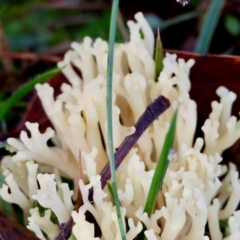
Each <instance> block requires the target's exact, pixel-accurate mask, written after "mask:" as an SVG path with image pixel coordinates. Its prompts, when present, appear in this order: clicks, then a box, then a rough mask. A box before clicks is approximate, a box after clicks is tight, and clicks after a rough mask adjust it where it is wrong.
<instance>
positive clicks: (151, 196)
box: [144, 108, 178, 216]
mask: <svg viewBox="0 0 240 240" xmlns="http://www.w3.org/2000/svg"><path fill="white" fill-rule="evenodd" d="M177 114H178V108H177V110H176V111H175V113H174V115H173V118H172V121H171V124H170V127H169V130H168V133H167V135H166V137H165V140H164V145H163V149H162V152H161V154H160V157H159V160H158V163H157V166H156V169H155V173H154V175H153V179H152V182H151V186H150V189H149V193H148V196H147V201H146V204H145V208H144V212H146V213H147V214H148V216H151V214H152V211H153V209H154V206H155V203H156V199H157V196H158V193H159V191H160V189H161V187H162V183H163V180H164V177H165V174H166V171H167V167H168V163H169V160H168V155H169V152H170V150H171V149H172V146H173V141H174V136H175V129H176V123H177Z"/></svg>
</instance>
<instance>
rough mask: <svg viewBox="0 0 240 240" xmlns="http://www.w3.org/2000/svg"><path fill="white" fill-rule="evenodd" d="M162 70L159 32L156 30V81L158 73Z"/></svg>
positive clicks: (161, 49) (161, 48)
mask: <svg viewBox="0 0 240 240" xmlns="http://www.w3.org/2000/svg"><path fill="white" fill-rule="evenodd" d="M162 70H163V47H162V41H161V38H160V32H159V29H158V35H157V42H156V52H155V71H156V79H157V78H158V76H159V74H160V72H161V71H162Z"/></svg>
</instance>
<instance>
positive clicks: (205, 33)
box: [195, 0, 226, 54]
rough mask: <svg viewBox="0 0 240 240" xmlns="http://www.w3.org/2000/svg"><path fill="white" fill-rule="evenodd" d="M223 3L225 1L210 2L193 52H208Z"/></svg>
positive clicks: (214, 0)
mask: <svg viewBox="0 0 240 240" xmlns="http://www.w3.org/2000/svg"><path fill="white" fill-rule="evenodd" d="M225 1H226V0H211V4H210V6H209V8H208V11H207V12H206V14H205V16H204V20H203V23H202V25H201V29H200V34H199V37H198V39H197V42H196V46H195V52H197V53H200V54H206V53H207V52H208V50H209V47H210V43H211V40H212V37H213V34H214V31H215V29H216V27H217V24H218V22H219V18H220V15H221V12H222V9H223V6H224V4H225Z"/></svg>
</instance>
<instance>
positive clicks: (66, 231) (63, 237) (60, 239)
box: [54, 217, 73, 240]
mask: <svg viewBox="0 0 240 240" xmlns="http://www.w3.org/2000/svg"><path fill="white" fill-rule="evenodd" d="M72 225H73V219H72V217H70V218H69V219H68V221H67V222H66V223H62V224H61V226H60V229H61V232H60V233H59V235H58V236H57V237H55V238H54V240H68V239H69V237H70V235H71V231H72Z"/></svg>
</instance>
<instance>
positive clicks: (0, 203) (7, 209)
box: [0, 143, 16, 220]
mask: <svg viewBox="0 0 240 240" xmlns="http://www.w3.org/2000/svg"><path fill="white" fill-rule="evenodd" d="M0 144H1V143H0ZM4 183H5V178H4V176H3V174H2V170H1V169H0V187H2V185H3V184H4ZM0 209H2V210H3V212H4V213H5V214H6V215H7V216H8V217H9V218H10V219H11V220H16V215H15V214H14V211H13V208H12V204H10V203H9V202H6V201H5V200H3V199H2V198H1V197H0Z"/></svg>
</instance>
